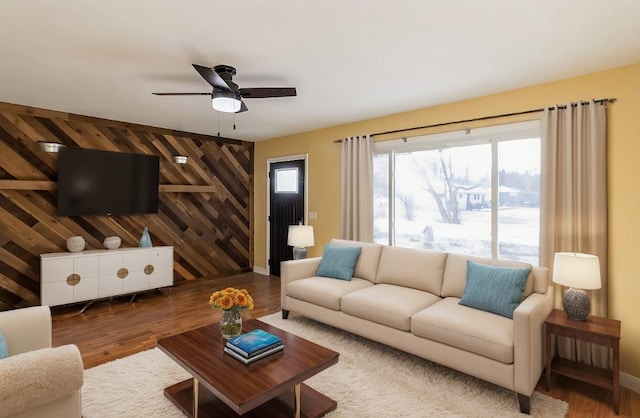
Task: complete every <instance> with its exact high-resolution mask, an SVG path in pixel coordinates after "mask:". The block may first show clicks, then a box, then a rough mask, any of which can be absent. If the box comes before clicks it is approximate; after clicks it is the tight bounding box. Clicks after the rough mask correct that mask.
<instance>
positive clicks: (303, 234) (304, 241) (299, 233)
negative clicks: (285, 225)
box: [287, 225, 314, 247]
mask: <svg viewBox="0 0 640 418" xmlns="http://www.w3.org/2000/svg"><path fill="white" fill-rule="evenodd" d="M313 244H314V243H313V227H312V226H311V225H289V237H288V238H287V245H291V246H293V247H312V246H313Z"/></svg>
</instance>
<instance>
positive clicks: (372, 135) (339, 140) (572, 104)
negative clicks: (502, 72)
mask: <svg viewBox="0 0 640 418" xmlns="http://www.w3.org/2000/svg"><path fill="white" fill-rule="evenodd" d="M616 100H617V99H615V98H612V99H608V98H605V99H594V100H593V102H594V103H614V102H615V101H616ZM580 103H582V104H583V105H584V104H589V103H591V102H580ZM569 105H570V106H572V107H576V106H577V105H578V103H577V102H576V103H570V104H569ZM566 108H567V105H564V106H561V105H557V106H552V107H549V108H548V109H549V110H554V109H566ZM544 109H545V108H544V107H541V108H539V109H531V110H523V111H520V112H512V113H503V114H501V115H491V116H481V117H477V118H471V119H462V120H455V121H451V122H442V123H435V124H432V125H423V126H414V127H413V128H403V129H396V130H393V131H385V132H376V133H373V134H370V135H369V136H371V137H374V136H380V135H389V134H397V133H400V132H409V131H417V130H420V129H427V128H437V127H440V126H447V125H455V124H457V123H468V122H476V121H480V120H489V119H498V118H505V117H509V116H519V115H527V114H529V113H538V112H542V111H543V110H544ZM333 142H335V143H340V142H342V140H341V139H337V140H335V141H333Z"/></svg>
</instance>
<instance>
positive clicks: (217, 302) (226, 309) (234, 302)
mask: <svg viewBox="0 0 640 418" xmlns="http://www.w3.org/2000/svg"><path fill="white" fill-rule="evenodd" d="M209 305H211V307H212V308H213V309H222V319H221V320H220V329H221V331H222V336H223V337H224V338H231V337H233V336H235V335H238V334H240V333H241V332H242V311H243V310H245V309H253V298H252V297H251V295H250V294H249V292H247V289H236V288H235V287H227V288H226V289H223V290H217V291H215V292H213V293H212V294H211V297H210V298H209Z"/></svg>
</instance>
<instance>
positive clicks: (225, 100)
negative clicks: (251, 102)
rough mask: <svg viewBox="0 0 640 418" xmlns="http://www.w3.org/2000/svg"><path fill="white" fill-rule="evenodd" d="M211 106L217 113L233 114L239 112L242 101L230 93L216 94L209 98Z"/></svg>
mask: <svg viewBox="0 0 640 418" xmlns="http://www.w3.org/2000/svg"><path fill="white" fill-rule="evenodd" d="M211 106H213V108H214V109H215V110H217V111H218V112H226V113H235V112H237V111H239V110H240V107H241V106H242V101H241V100H240V98H239V97H236V95H235V94H233V93H231V92H228V93H227V92H223V93H216V94H214V95H213V96H212V97H211Z"/></svg>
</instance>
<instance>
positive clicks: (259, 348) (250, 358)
mask: <svg viewBox="0 0 640 418" xmlns="http://www.w3.org/2000/svg"><path fill="white" fill-rule="evenodd" d="M283 348H284V345H282V340H280V338H278V337H277V336H275V335H273V334H270V333H268V332H267V331H264V330H261V329H254V330H252V331H249V332H246V333H244V334H240V335H238V336H235V337H232V338H229V339H228V340H227V344H226V345H225V347H224V352H225V353H227V354H229V355H231V356H232V357H234V358H236V359H238V360H240V361H241V362H243V363H244V364H249V363H252V362H254V361H256V360H260V359H261V358H264V357H267V356H270V355H271V354H273V353H277V352H278V351H280V350H282V349H283Z"/></svg>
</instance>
